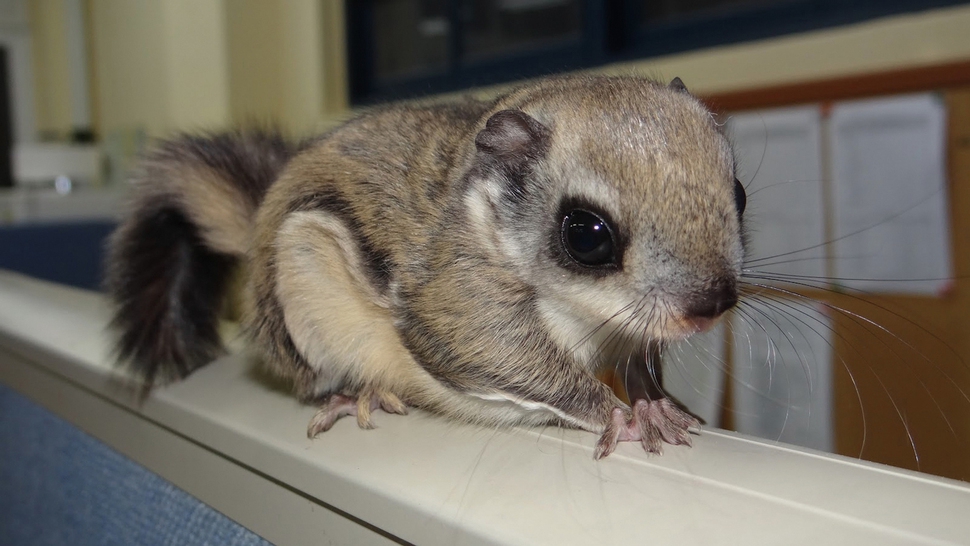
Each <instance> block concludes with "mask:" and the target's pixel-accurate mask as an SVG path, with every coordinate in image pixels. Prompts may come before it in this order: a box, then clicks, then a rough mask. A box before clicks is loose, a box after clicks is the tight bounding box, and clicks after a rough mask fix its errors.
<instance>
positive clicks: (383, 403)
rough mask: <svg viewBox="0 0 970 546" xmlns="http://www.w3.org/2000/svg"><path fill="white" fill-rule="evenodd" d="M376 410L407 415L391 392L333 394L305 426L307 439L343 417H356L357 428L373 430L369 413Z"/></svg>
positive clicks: (403, 406) (405, 408) (406, 409)
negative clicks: (354, 395) (356, 394)
mask: <svg viewBox="0 0 970 546" xmlns="http://www.w3.org/2000/svg"><path fill="white" fill-rule="evenodd" d="M378 408H380V409H382V410H384V411H386V412H387V413H396V414H399V415H407V413H408V407H407V405H406V404H405V403H404V402H402V401H401V399H400V398H398V397H397V395H395V394H394V393H391V392H386V391H385V392H377V391H373V390H365V391H363V392H362V393H361V394H360V395H359V396H357V397H353V396H347V395H344V394H333V395H330V397H329V398H327V401H326V402H324V404H323V405H322V406H320V409H318V410H317V412H316V413H315V414H314V415H313V417H312V418H311V419H310V424H309V425H308V426H307V437H308V438H314V437H316V436H317V435H318V434H320V433H321V432H326V431H328V430H330V428H331V427H333V425H334V423H336V422H337V419H340V418H341V417H343V416H345V415H354V416H356V417H357V426H359V427H360V428H362V429H365V430H366V429H372V428H375V425H374V422H373V421H372V420H371V413H372V412H373V411H374V410H376V409H378Z"/></svg>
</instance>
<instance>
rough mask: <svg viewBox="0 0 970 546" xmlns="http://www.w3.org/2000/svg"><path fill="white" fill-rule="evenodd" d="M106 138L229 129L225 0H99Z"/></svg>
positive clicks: (97, 37)
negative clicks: (117, 134)
mask: <svg viewBox="0 0 970 546" xmlns="http://www.w3.org/2000/svg"><path fill="white" fill-rule="evenodd" d="M90 6H91V38H92V42H93V47H92V49H93V56H94V59H93V61H94V64H95V66H96V67H97V69H96V74H97V80H98V81H97V83H98V85H97V92H96V96H95V99H94V100H95V102H96V103H97V112H98V115H99V118H100V119H99V120H98V123H97V124H96V125H97V126H98V128H99V129H100V131H101V133H102V134H110V133H112V132H114V131H127V130H133V129H138V128H142V129H144V130H146V131H147V132H148V133H150V134H165V133H168V132H170V131H172V130H175V129H192V128H205V127H213V126H222V125H225V124H227V123H228V122H229V106H228V99H227V97H228V89H229V78H228V72H229V69H228V63H227V52H226V46H225V40H224V37H225V26H226V25H225V20H224V15H223V5H222V0H165V1H139V2H132V1H130V0H91V4H90Z"/></svg>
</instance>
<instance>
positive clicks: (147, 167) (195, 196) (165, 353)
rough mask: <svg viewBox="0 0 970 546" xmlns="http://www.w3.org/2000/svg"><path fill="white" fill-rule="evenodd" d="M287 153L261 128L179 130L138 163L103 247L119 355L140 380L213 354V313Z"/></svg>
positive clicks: (178, 373)
mask: <svg viewBox="0 0 970 546" xmlns="http://www.w3.org/2000/svg"><path fill="white" fill-rule="evenodd" d="M294 152H295V148H294V146H292V145H290V144H289V143H287V142H286V141H285V140H284V139H283V138H282V137H280V135H278V134H275V133H270V132H238V133H224V134H216V135H207V136H180V137H177V138H174V139H171V140H168V141H165V142H162V143H161V144H160V145H159V146H158V147H157V148H155V150H154V151H152V152H151V153H149V154H148V155H147V156H146V157H145V158H144V159H143V160H142V161H141V163H140V166H139V167H138V170H137V174H136V176H135V177H134V180H133V183H134V188H133V195H132V201H131V207H130V209H129V210H128V212H127V215H126V217H125V218H124V220H123V221H122V223H121V224H120V225H119V227H118V229H117V230H116V231H115V233H114V234H113V235H112V237H111V240H110V242H109V248H108V263H107V268H106V270H107V278H106V289H107V290H108V292H109V294H110V296H111V298H112V299H113V300H114V304H115V306H116V307H115V314H114V320H113V322H112V325H113V327H114V328H115V329H117V330H118V333H119V337H118V344H117V355H118V358H119V362H120V363H122V364H123V365H125V366H127V367H129V368H130V369H131V370H132V371H133V372H134V373H135V374H136V375H137V376H139V377H140V378H141V379H143V381H144V385H145V392H147V390H148V389H149V388H150V387H151V386H152V385H153V384H155V383H156V382H167V381H172V380H175V379H178V378H181V377H184V376H186V375H187V374H189V373H190V372H191V371H192V370H194V369H196V368H198V367H199V366H202V365H203V364H206V363H207V362H209V361H210V360H212V359H213V358H214V357H216V356H217V355H218V354H220V353H221V352H222V348H223V346H222V340H221V339H220V337H219V332H218V323H219V313H220V311H221V308H222V306H223V302H224V300H225V297H226V291H227V286H228V284H229V280H230V277H231V274H232V272H233V270H234V269H235V265H236V264H237V262H238V261H239V260H240V258H242V256H243V255H245V253H246V252H247V249H248V246H249V244H250V243H249V240H250V236H251V231H252V223H253V220H254V216H255V214H256V209H257V208H258V207H259V204H260V202H261V201H262V199H263V197H264V195H265V194H266V190H267V189H268V188H269V186H270V185H271V184H272V183H273V181H274V180H275V179H276V177H277V176H278V175H279V173H280V171H281V170H282V169H283V167H284V166H285V165H286V163H287V161H289V159H290V158H291V157H292V155H293V154H294Z"/></svg>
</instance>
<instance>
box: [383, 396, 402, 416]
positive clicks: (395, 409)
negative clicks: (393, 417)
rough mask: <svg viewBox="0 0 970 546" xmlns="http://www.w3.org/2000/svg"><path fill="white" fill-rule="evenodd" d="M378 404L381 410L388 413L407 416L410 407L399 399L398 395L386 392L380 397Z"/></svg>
mask: <svg viewBox="0 0 970 546" xmlns="http://www.w3.org/2000/svg"><path fill="white" fill-rule="evenodd" d="M378 403H379V404H380V406H381V409H382V410H384V411H385V412H387V413H396V414H398V415H407V414H408V406H407V404H405V403H404V402H402V401H401V399H400V398H398V397H397V395H396V394H394V393H392V392H385V393H384V394H382V395H380V396H379V400H378Z"/></svg>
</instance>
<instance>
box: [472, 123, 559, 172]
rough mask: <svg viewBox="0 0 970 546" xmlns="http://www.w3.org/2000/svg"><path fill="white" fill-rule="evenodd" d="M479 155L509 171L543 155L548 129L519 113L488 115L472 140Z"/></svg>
mask: <svg viewBox="0 0 970 546" xmlns="http://www.w3.org/2000/svg"><path fill="white" fill-rule="evenodd" d="M475 146H476V147H477V148H478V151H479V152H480V153H482V154H485V155H487V156H490V157H491V158H493V159H495V160H497V161H499V162H500V163H503V164H506V165H507V166H509V167H512V168H513V169H516V168H518V167H521V166H523V165H525V164H526V163H527V162H528V161H529V160H531V159H535V158H538V157H540V156H541V155H543V154H544V153H545V151H546V149H547V148H548V147H549V129H547V128H546V126H545V125H543V124H541V123H539V122H538V121H537V120H536V119H535V118H533V117H532V116H530V115H528V114H526V113H525V112H523V111H521V110H502V111H500V112H496V113H495V114H492V117H490V118H488V121H487V122H486V123H485V128H484V129H482V130H481V131H479V133H478V136H476V137H475Z"/></svg>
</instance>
